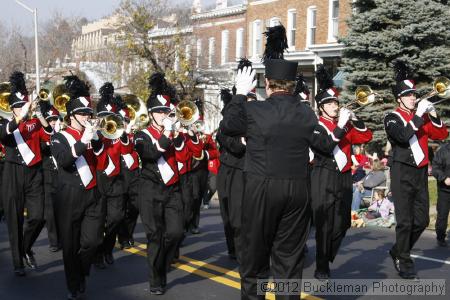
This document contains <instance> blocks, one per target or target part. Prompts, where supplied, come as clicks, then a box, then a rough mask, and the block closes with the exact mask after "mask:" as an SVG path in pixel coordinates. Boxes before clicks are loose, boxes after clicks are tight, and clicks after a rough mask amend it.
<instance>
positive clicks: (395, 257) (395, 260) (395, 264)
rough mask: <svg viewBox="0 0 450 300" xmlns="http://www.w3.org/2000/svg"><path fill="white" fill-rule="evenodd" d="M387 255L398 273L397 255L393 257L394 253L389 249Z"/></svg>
mask: <svg viewBox="0 0 450 300" xmlns="http://www.w3.org/2000/svg"><path fill="white" fill-rule="evenodd" d="M389 255H390V256H391V258H392V263H393V264H394V268H395V270H396V271H397V272H400V260H399V259H398V257H397V255H395V253H394V251H393V250H392V249H391V250H389Z"/></svg>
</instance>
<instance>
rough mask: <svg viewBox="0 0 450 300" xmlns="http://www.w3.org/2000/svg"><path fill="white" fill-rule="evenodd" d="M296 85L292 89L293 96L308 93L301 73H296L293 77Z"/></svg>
mask: <svg viewBox="0 0 450 300" xmlns="http://www.w3.org/2000/svg"><path fill="white" fill-rule="evenodd" d="M295 81H296V85H295V90H294V96H298V95H299V94H300V93H305V94H309V89H308V86H307V85H306V82H305V79H304V78H303V74H301V73H300V74H298V75H297V78H296V79H295Z"/></svg>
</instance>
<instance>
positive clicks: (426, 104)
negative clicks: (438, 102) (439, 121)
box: [416, 100, 434, 117]
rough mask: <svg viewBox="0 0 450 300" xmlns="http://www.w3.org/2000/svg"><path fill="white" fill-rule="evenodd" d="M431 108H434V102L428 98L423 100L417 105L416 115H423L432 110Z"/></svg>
mask: <svg viewBox="0 0 450 300" xmlns="http://www.w3.org/2000/svg"><path fill="white" fill-rule="evenodd" d="M430 109H431V110H432V109H434V106H433V103H431V102H430V101H428V100H422V101H420V102H419V104H418V105H417V110H416V115H417V116H418V117H422V116H423V114H424V113H426V112H429V111H431V110H430Z"/></svg>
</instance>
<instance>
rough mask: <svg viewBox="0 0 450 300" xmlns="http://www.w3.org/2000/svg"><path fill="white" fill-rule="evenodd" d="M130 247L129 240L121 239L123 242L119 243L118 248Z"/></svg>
mask: <svg viewBox="0 0 450 300" xmlns="http://www.w3.org/2000/svg"><path fill="white" fill-rule="evenodd" d="M130 248H131V243H130V241H123V242H121V243H120V250H123V249H130Z"/></svg>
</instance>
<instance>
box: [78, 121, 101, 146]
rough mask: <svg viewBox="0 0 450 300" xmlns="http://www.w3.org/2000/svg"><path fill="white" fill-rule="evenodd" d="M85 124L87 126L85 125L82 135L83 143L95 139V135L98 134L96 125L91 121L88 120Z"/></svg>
mask: <svg viewBox="0 0 450 300" xmlns="http://www.w3.org/2000/svg"><path fill="white" fill-rule="evenodd" d="M84 126H85V127H84V132H83V136H81V142H82V143H83V144H88V143H90V142H91V141H92V140H93V138H94V135H95V134H96V130H95V128H94V126H92V125H91V124H89V122H86V123H85V124H84ZM97 139H98V136H97Z"/></svg>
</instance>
